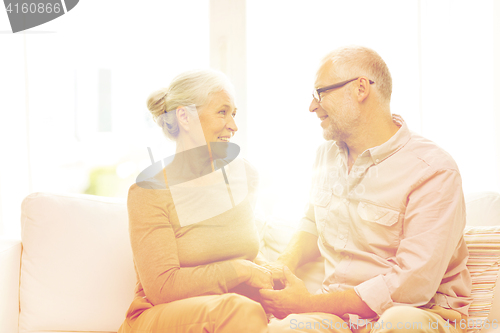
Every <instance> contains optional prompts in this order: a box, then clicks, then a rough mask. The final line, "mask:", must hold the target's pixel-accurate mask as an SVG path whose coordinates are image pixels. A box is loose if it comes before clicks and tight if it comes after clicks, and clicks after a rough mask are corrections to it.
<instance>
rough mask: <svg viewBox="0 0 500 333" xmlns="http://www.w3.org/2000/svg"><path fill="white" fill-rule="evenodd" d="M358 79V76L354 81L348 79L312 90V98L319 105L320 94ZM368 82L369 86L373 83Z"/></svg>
mask: <svg viewBox="0 0 500 333" xmlns="http://www.w3.org/2000/svg"><path fill="white" fill-rule="evenodd" d="M359 78H360V77H359V76H358V77H356V78H354V79H350V80H347V81H342V82H339V83H335V84H332V85H331V86H326V87H323V88H318V89H314V90H313V98H314V99H315V100H316V102H317V103H319V102H321V93H322V92H325V91H327V90H332V89H335V88H340V87H342V86H345V85H346V84H348V83H349V82H351V81H354V80H357V79H359ZM369 81H370V84H373V83H375V82H374V81H372V80H369Z"/></svg>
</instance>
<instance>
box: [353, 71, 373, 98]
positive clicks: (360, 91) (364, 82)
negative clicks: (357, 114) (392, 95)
mask: <svg viewBox="0 0 500 333" xmlns="http://www.w3.org/2000/svg"><path fill="white" fill-rule="evenodd" d="M357 83H358V84H357V86H356V89H357V96H358V103H363V102H364V101H365V100H366V98H367V97H368V95H370V90H371V86H370V81H369V80H368V79H367V78H366V77H363V76H362V77H361V78H360V79H359V81H357Z"/></svg>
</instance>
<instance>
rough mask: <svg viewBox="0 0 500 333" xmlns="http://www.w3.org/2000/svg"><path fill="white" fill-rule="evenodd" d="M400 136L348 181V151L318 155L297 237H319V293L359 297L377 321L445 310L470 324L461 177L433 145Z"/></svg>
mask: <svg viewBox="0 0 500 333" xmlns="http://www.w3.org/2000/svg"><path fill="white" fill-rule="evenodd" d="M393 121H394V122H395V123H396V124H397V125H398V126H399V127H400V128H399V130H398V132H397V133H396V134H395V135H394V136H393V137H392V138H391V139H389V140H388V141H387V142H385V143H384V144H382V145H380V146H377V147H374V148H370V149H367V150H366V151H364V152H363V153H362V154H361V155H359V157H358V158H357V160H356V161H355V163H354V165H353V166H352V169H351V171H350V172H348V165H347V162H348V148H347V146H346V145H345V144H344V143H343V142H334V141H327V142H326V143H324V144H323V145H321V146H320V147H319V149H318V151H317V155H316V161H315V163H314V176H313V180H312V189H311V194H310V200H309V204H308V207H307V209H306V213H305V216H304V217H303V218H302V220H301V225H300V228H299V229H300V230H303V231H307V232H310V233H312V234H314V235H317V236H318V246H319V250H320V252H321V255H322V256H323V257H324V259H325V279H324V281H323V287H322V292H324V293H327V292H334V291H340V290H346V289H349V288H354V290H355V291H356V293H357V294H358V296H360V298H361V299H362V300H363V301H364V302H365V303H366V304H367V305H368V306H369V307H370V308H371V309H372V310H373V311H374V312H376V313H377V314H378V315H381V314H382V313H383V312H384V311H385V310H387V309H388V308H390V307H392V306H395V305H411V306H415V307H420V306H425V307H429V306H432V305H434V304H435V305H440V306H442V307H443V308H449V309H454V310H456V311H458V312H460V313H462V314H465V315H466V314H467V312H468V308H469V306H470V303H471V298H470V292H471V279H470V274H469V271H468V270H467V267H466V263H467V258H468V251H467V247H466V244H465V241H464V238H463V230H464V227H465V202H464V197H463V192H462V182H461V177H460V173H459V171H458V167H457V165H456V163H455V162H454V160H453V159H452V157H451V156H450V155H449V154H448V153H446V152H445V151H444V150H443V149H441V148H440V147H438V146H437V145H436V144H435V143H433V142H431V141H430V140H427V139H425V138H424V137H422V136H420V135H418V134H415V133H413V132H410V131H409V129H408V127H407V125H406V123H405V122H404V121H403V119H402V118H401V117H399V116H397V115H394V116H393Z"/></svg>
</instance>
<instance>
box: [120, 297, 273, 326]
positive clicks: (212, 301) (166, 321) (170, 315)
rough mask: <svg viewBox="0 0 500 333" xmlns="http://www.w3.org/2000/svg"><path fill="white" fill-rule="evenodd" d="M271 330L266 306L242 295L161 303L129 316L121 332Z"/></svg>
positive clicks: (194, 298) (193, 298) (192, 298)
mask: <svg viewBox="0 0 500 333" xmlns="http://www.w3.org/2000/svg"><path fill="white" fill-rule="evenodd" d="M202 332H203V333H211V332H217V333H240V332H242V333H246V332H248V333H267V332H269V331H268V328H267V317H266V313H265V312H264V309H263V308H262V306H261V305H260V304H259V303H257V302H255V301H252V300H251V299H249V298H247V297H245V296H241V295H238V294H232V293H231V294H224V295H211V296H199V297H191V298H186V299H182V300H179V301H174V302H171V303H165V304H158V305H155V306H153V307H151V308H149V309H147V310H146V311H144V312H142V313H141V314H140V315H139V316H138V317H137V318H134V320H131V319H130V318H127V319H126V320H125V322H124V323H123V324H122V326H121V327H120V329H119V330H118V333H202Z"/></svg>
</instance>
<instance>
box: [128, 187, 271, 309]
mask: <svg viewBox="0 0 500 333" xmlns="http://www.w3.org/2000/svg"><path fill="white" fill-rule="evenodd" d="M168 201H169V200H168V192H167V191H165V190H153V189H145V188H142V187H140V186H137V185H135V184H134V185H132V186H131V188H130V190H129V196H128V203H127V207H128V213H129V232H130V240H131V246H132V252H133V256H134V263H135V266H136V269H137V272H138V274H139V278H140V282H141V285H142V287H143V289H144V292H145V294H146V297H147V298H148V300H149V301H150V302H151V303H153V304H154V305H156V304H161V303H167V302H172V301H175V300H179V299H184V298H188V297H194V296H200V295H208V294H222V293H226V292H228V290H229V289H231V288H233V287H235V286H237V285H238V284H240V283H247V284H253V285H255V286H260V287H264V286H263V285H266V284H264V283H263V282H264V277H265V276H267V275H270V274H267V273H266V272H265V271H267V270H266V269H264V268H258V266H257V265H255V264H253V263H251V262H250V261H248V260H242V259H238V260H226V261H218V262H213V263H207V264H205V265H200V266H195V267H181V266H180V261H179V256H178V247H177V242H176V238H175V233H174V229H173V227H172V225H171V223H170V220H169V213H168V210H167V202H168ZM254 266H256V267H254ZM269 279H270V278H269ZM266 286H267V285H266Z"/></svg>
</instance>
